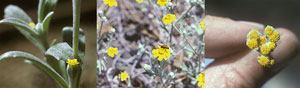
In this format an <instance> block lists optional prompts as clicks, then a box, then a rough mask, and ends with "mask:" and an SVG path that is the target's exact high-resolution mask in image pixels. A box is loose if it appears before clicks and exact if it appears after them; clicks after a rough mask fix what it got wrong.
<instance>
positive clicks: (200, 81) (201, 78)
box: [197, 73, 205, 88]
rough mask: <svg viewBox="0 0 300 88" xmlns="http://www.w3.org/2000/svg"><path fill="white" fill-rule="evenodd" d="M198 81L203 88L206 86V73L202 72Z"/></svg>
mask: <svg viewBox="0 0 300 88" xmlns="http://www.w3.org/2000/svg"><path fill="white" fill-rule="evenodd" d="M197 81H199V82H198V86H199V87H200V86H202V88H205V74H204V73H200V74H199V75H198V77H197Z"/></svg>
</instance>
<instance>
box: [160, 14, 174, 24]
mask: <svg viewBox="0 0 300 88" xmlns="http://www.w3.org/2000/svg"><path fill="white" fill-rule="evenodd" d="M176 20H177V19H176V16H175V15H174V14H167V15H166V16H164V17H163V19H162V21H163V22H164V24H165V25H168V24H170V25H171V24H172V22H173V21H176Z"/></svg>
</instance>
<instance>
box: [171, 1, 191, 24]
mask: <svg viewBox="0 0 300 88" xmlns="http://www.w3.org/2000/svg"><path fill="white" fill-rule="evenodd" d="M193 7H194V5H191V6H190V7H189V8H188V10H186V11H184V12H183V13H182V15H181V16H180V17H179V18H178V19H177V21H176V22H175V24H177V23H178V22H179V21H180V20H181V19H183V17H184V16H185V15H186V14H187V13H188V12H190V11H191V10H192V8H193Z"/></svg>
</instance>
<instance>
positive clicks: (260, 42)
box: [259, 36, 268, 45]
mask: <svg viewBox="0 0 300 88" xmlns="http://www.w3.org/2000/svg"><path fill="white" fill-rule="evenodd" d="M267 40H268V39H267V36H262V37H259V45H262V44H265V43H266V42H267Z"/></svg>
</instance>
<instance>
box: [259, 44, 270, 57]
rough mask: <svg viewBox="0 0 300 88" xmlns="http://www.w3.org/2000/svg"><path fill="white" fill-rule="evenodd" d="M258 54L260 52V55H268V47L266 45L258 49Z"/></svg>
mask: <svg viewBox="0 0 300 88" xmlns="http://www.w3.org/2000/svg"><path fill="white" fill-rule="evenodd" d="M260 52H261V54H264V55H268V54H270V52H271V48H270V47H269V45H268V44H263V45H262V46H261V47H260Z"/></svg>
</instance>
